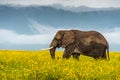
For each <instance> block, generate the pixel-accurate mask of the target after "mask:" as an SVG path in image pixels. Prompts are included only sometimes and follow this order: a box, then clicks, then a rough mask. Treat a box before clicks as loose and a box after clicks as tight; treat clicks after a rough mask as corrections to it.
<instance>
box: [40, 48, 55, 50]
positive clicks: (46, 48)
mask: <svg viewBox="0 0 120 80" xmlns="http://www.w3.org/2000/svg"><path fill="white" fill-rule="evenodd" d="M52 48H53V47H50V48H45V49H41V50H50V49H52Z"/></svg>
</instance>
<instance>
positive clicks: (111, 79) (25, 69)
mask: <svg viewBox="0 0 120 80" xmlns="http://www.w3.org/2000/svg"><path fill="white" fill-rule="evenodd" d="M62 54H63V52H62V51H57V52H56V59H55V60H52V59H51V57H50V54H49V51H45V50H44V51H21V50H1V51H0V80H120V53H119V52H110V61H108V60H94V59H93V58H91V57H87V56H83V55H81V56H80V60H79V61H78V60H75V59H73V58H72V57H71V58H70V59H62Z"/></svg>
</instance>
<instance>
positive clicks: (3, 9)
mask: <svg viewBox="0 0 120 80" xmlns="http://www.w3.org/2000/svg"><path fill="white" fill-rule="evenodd" d="M29 19H33V20H36V21H38V22H40V23H41V24H45V25H50V26H53V27H79V28H80V29H81V28H86V29H94V28H102V29H103V28H111V27H119V26H120V9H111V10H106V11H105V10H103V11H102V10H100V11H99V10H97V11H89V12H88V11H87V12H72V11H65V10H62V9H56V8H53V7H45V6H31V7H30V6H29V7H10V6H0V28H7V29H12V28H14V30H16V31H18V32H20V33H21V32H22V33H31V31H29V29H28V24H29ZM18 27H19V29H18ZM26 31H27V32H26Z"/></svg>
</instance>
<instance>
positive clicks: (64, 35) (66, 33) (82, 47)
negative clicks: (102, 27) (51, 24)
mask: <svg viewBox="0 0 120 80" xmlns="http://www.w3.org/2000/svg"><path fill="white" fill-rule="evenodd" d="M50 47H52V49H50V54H51V57H52V59H55V50H56V48H60V47H62V48H65V50H64V53H63V58H67V59H68V58H70V57H71V55H72V56H73V58H76V59H79V56H80V54H83V55H86V56H90V57H93V58H94V59H99V58H102V59H107V57H106V51H107V53H108V59H109V45H108V42H107V41H106V39H105V38H104V36H103V35H102V34H100V33H99V32H96V31H80V30H60V31H58V32H57V33H56V35H55V37H54V38H53V40H52V42H51V44H50Z"/></svg>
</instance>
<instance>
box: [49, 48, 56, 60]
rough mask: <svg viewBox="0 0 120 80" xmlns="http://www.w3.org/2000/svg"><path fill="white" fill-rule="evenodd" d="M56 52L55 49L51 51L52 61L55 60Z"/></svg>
mask: <svg viewBox="0 0 120 80" xmlns="http://www.w3.org/2000/svg"><path fill="white" fill-rule="evenodd" d="M55 50H56V48H55V47H53V48H51V49H50V55H51V57H52V59H55Z"/></svg>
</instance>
